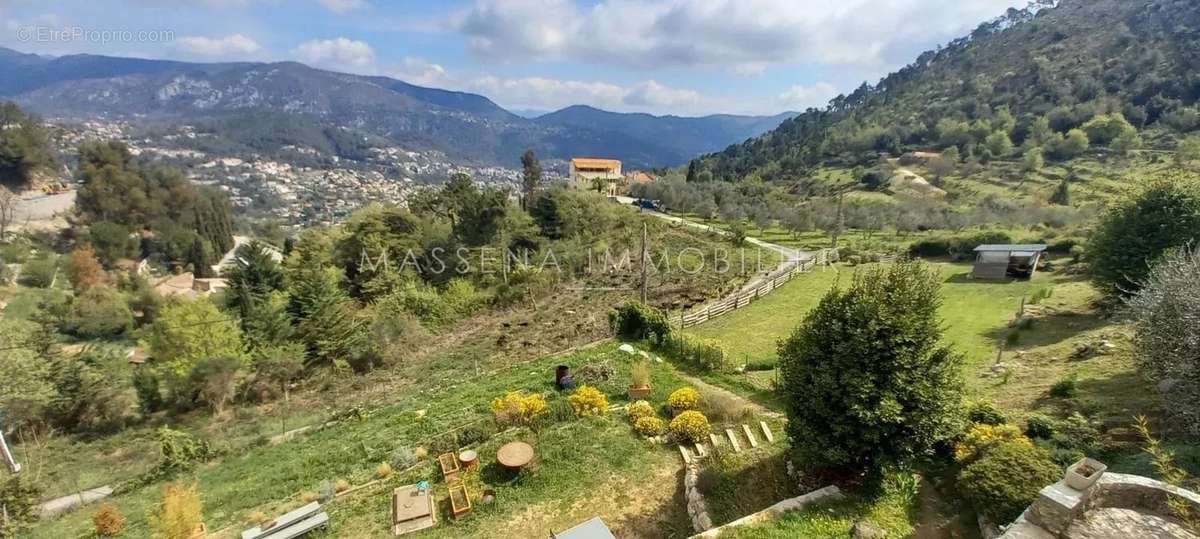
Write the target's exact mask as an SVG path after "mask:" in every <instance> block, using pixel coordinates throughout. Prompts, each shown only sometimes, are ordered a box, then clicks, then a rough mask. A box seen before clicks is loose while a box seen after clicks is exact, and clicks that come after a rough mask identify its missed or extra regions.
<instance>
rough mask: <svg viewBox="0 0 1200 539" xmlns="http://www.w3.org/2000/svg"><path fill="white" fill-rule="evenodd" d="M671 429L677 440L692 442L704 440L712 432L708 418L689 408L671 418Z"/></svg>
mask: <svg viewBox="0 0 1200 539" xmlns="http://www.w3.org/2000/svg"><path fill="white" fill-rule="evenodd" d="M670 429H671V435H672V436H674V437H675V439H676V440H679V441H680V442H685V441H686V442H692V443H697V442H703V441H704V440H705V438H707V437H708V434H709V433H710V432H712V427H710V426H709V424H708V418H707V417H704V414H702V413H700V412H697V411H695V410H687V411H685V412H683V413H681V414H679V415H677V416H675V419H672V420H671V426H670Z"/></svg>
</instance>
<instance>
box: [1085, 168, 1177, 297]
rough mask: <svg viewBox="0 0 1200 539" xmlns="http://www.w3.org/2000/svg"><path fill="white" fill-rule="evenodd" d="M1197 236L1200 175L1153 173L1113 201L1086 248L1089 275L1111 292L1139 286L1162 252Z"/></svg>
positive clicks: (1125, 292) (1119, 293) (1123, 293)
mask: <svg viewBox="0 0 1200 539" xmlns="http://www.w3.org/2000/svg"><path fill="white" fill-rule="evenodd" d="M1197 239H1200V177H1197V176H1196V175H1195V174H1192V173H1184V172H1173V173H1169V174H1167V175H1164V176H1160V177H1157V178H1153V179H1151V180H1149V181H1147V182H1146V183H1145V184H1144V185H1142V186H1141V187H1140V188H1139V189H1138V190H1137V191H1135V192H1134V193H1132V194H1131V195H1129V196H1127V197H1125V198H1123V199H1122V200H1119V201H1117V202H1116V203H1114V204H1113V205H1112V206H1111V207H1110V208H1109V209H1108V211H1107V213H1105V215H1104V217H1103V218H1101V220H1100V224H1099V225H1098V226H1097V227H1096V231H1095V232H1094V233H1093V234H1092V238H1091V241H1090V242H1089V243H1088V247H1087V251H1086V253H1087V259H1088V262H1089V263H1090V265H1091V270H1092V280H1093V281H1094V282H1095V283H1096V286H1097V287H1099V288H1100V289H1101V290H1102V291H1104V292H1105V293H1107V294H1109V295H1110V296H1126V295H1129V294H1132V293H1134V292H1136V291H1137V290H1138V289H1139V288H1141V284H1142V283H1143V282H1144V281H1145V279H1146V277H1147V276H1148V275H1149V273H1150V268H1151V266H1152V265H1153V264H1154V263H1155V262H1156V261H1158V259H1159V258H1161V257H1162V256H1163V255H1164V254H1166V253H1167V252H1168V251H1170V250H1172V249H1178V248H1180V247H1183V246H1185V245H1187V244H1188V243H1192V242H1195V241H1196V240H1197Z"/></svg>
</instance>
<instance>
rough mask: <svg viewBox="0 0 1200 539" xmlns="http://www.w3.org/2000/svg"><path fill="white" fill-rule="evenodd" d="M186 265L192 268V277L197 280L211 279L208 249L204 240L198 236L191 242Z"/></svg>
mask: <svg viewBox="0 0 1200 539" xmlns="http://www.w3.org/2000/svg"><path fill="white" fill-rule="evenodd" d="M188 264H189V265H191V266H192V275H194V276H195V277H196V278H197V279H207V278H209V277H212V273H213V271H212V263H211V260H210V257H209V255H208V249H207V247H206V245H205V243H204V240H202V239H200V237H199V236H197V237H196V239H194V240H192V247H191V249H188Z"/></svg>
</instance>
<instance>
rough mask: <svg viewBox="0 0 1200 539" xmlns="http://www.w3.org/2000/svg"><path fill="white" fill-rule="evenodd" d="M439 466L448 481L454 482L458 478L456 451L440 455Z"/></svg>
mask: <svg viewBox="0 0 1200 539" xmlns="http://www.w3.org/2000/svg"><path fill="white" fill-rule="evenodd" d="M437 460H438V467H439V468H441V469H442V476H443V477H445V478H446V482H447V483H452V482H454V481H457V480H458V471H459V466H458V457H457V456H455V455H454V453H442V454H441V455H438V459H437Z"/></svg>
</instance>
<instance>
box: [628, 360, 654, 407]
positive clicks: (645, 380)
mask: <svg viewBox="0 0 1200 539" xmlns="http://www.w3.org/2000/svg"><path fill="white" fill-rule="evenodd" d="M649 396H650V364H649V363H647V362H645V361H639V362H638V363H637V364H636V365H634V366H633V370H632V371H630V373H629V400H631V401H637V400H643V399H645V398H647V397H649Z"/></svg>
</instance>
